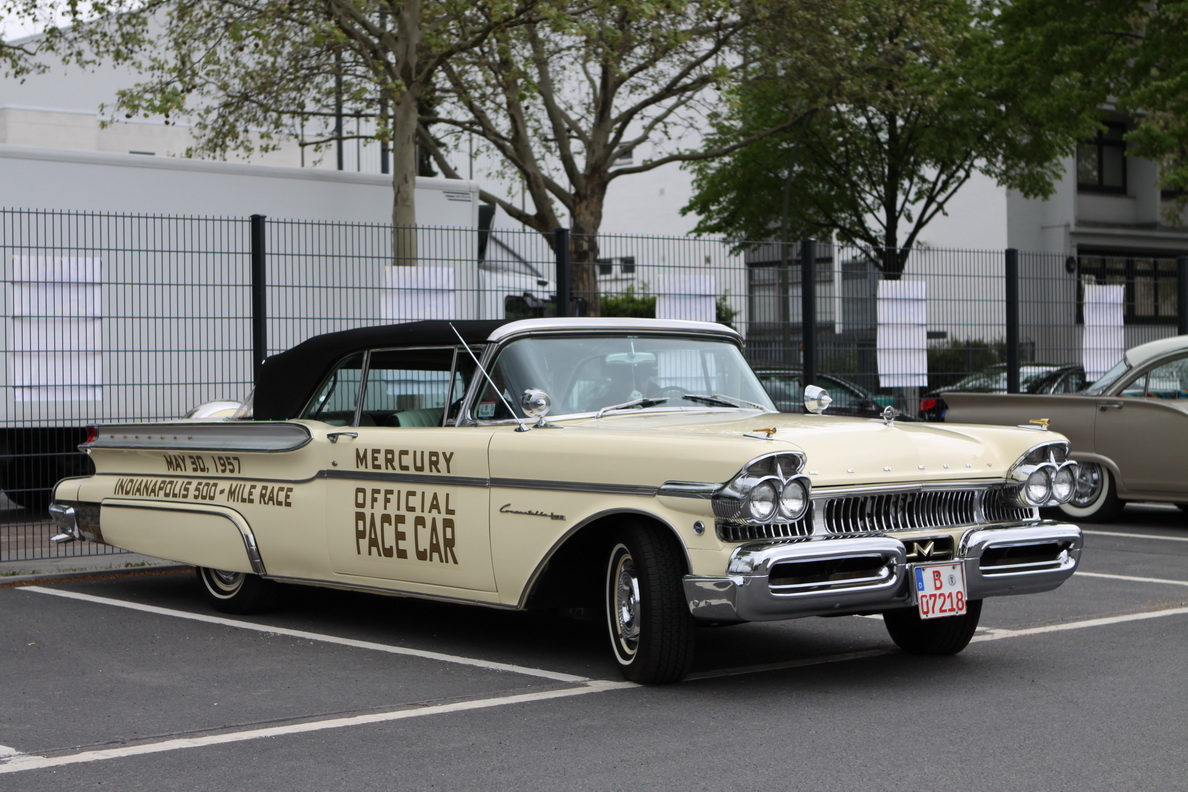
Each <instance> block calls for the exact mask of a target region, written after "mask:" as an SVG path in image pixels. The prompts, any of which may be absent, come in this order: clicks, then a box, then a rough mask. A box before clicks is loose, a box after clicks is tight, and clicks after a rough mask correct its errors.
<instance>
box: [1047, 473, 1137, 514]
mask: <svg viewBox="0 0 1188 792" xmlns="http://www.w3.org/2000/svg"><path fill="white" fill-rule="evenodd" d="M1125 505H1126V504H1125V503H1124V502H1123V501H1120V500H1118V493H1117V487H1116V485H1115V484H1114V477H1113V476H1112V475H1110V471H1108V470H1106V468H1105V467H1104V466H1102V465H1099V464H1097V463H1096V462H1080V463H1078V464H1077V467H1076V480H1075V481H1074V483H1073V494H1072V499H1071V500H1069V502H1068V503H1062V504H1061V505H1060V506H1058V507H1057V508H1059V509H1060V513H1061V514H1063V515H1064V516H1065V517H1068V518H1070V519H1073V520H1082V521H1084V522H1105V521H1106V520H1112V519H1113V518H1115V517H1117V516H1118V514H1119V513H1120V512H1121V511H1122V507H1123V506H1125Z"/></svg>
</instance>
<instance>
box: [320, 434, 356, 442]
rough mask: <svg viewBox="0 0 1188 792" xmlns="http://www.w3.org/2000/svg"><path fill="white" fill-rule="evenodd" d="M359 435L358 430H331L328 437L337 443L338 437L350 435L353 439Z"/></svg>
mask: <svg viewBox="0 0 1188 792" xmlns="http://www.w3.org/2000/svg"><path fill="white" fill-rule="evenodd" d="M358 436H359V433H358V432H331V433H330V434H328V435H326V437H328V438H329V439H330V442H331V443H337V442H338V438H340V437H349V438H351V439H352V440H353V439H355V438H356V437H358Z"/></svg>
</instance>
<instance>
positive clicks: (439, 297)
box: [380, 267, 456, 323]
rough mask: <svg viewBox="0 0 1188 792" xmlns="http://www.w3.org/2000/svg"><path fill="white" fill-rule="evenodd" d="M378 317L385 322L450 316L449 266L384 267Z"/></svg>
mask: <svg viewBox="0 0 1188 792" xmlns="http://www.w3.org/2000/svg"><path fill="white" fill-rule="evenodd" d="M383 290H384V291H383V294H382V295H381V296H380V318H381V319H382V320H383V321H384V322H385V323H394V322H415V321H417V320H419V319H453V318H454V315H455V313H456V311H455V307H454V270H453V268H452V267H385V268H384V285H383Z"/></svg>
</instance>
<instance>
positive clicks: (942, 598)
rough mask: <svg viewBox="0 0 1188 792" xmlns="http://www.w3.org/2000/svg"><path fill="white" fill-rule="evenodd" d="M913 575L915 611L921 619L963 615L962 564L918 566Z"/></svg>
mask: <svg viewBox="0 0 1188 792" xmlns="http://www.w3.org/2000/svg"><path fill="white" fill-rule="evenodd" d="M914 573H915V581H916V609H917V612H918V613H919V614H920V618H921V619H940V618H944V617H945V616H961V615H963V614H964V613H965V612H966V594H965V566H964V565H963V564H960V563H953V564H920V565H918V566H916V567H915V568H914Z"/></svg>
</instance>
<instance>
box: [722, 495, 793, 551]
mask: <svg viewBox="0 0 1188 792" xmlns="http://www.w3.org/2000/svg"><path fill="white" fill-rule="evenodd" d="M717 530H718V538H719V539H721V540H722V541H723V542H752V541H755V540H756V539H796V538H798V537H801V536H809V535H810V534H812V532H813V505H812V504H809V510H808V512H806V513H805V516H803V517H801V518H800V519H799V520H797V521H796V522H790V523H772V524H771V525H751V524H749V523H742V522H736V521H734V520H718V521H717Z"/></svg>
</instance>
